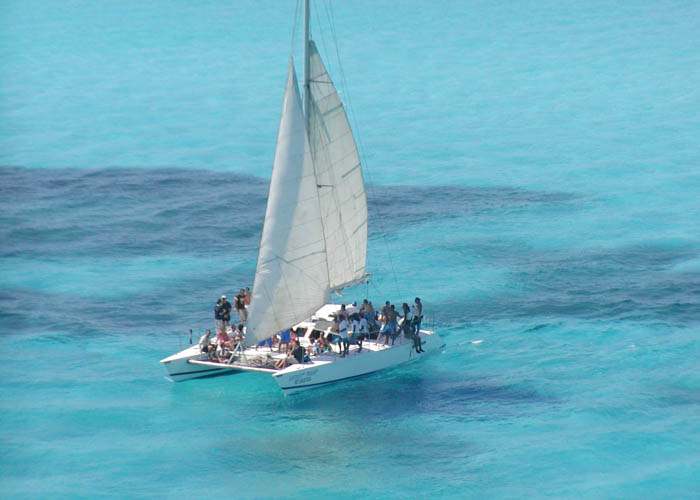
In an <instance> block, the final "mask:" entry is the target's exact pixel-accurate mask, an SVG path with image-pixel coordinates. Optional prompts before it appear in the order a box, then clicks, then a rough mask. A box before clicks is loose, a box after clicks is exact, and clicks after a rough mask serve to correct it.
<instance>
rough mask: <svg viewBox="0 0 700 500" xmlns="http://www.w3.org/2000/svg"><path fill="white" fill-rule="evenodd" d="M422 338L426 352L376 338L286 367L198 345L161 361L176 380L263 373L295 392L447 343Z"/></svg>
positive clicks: (430, 336) (424, 335)
mask: <svg viewBox="0 0 700 500" xmlns="http://www.w3.org/2000/svg"><path fill="white" fill-rule="evenodd" d="M421 338H422V348H423V350H424V351H425V352H424V353H420V354H419V353H417V352H416V350H415V349H414V348H413V341H412V340H397V344H396V345H393V346H392V345H387V346H381V345H377V344H376V342H375V341H373V340H372V341H366V342H365V343H364V348H363V350H362V352H358V348H357V346H352V347H351V348H350V355H349V356H347V357H345V358H343V357H340V356H339V355H338V354H336V353H333V354H324V355H321V356H319V357H313V358H311V361H310V362H307V363H304V364H297V365H292V366H290V367H288V368H285V369H284V370H271V369H268V368H258V367H255V366H245V365H242V364H239V363H235V364H230V365H228V364H223V363H218V362H213V361H209V360H208V359H207V355H206V354H202V353H201V352H200V350H199V346H197V345H194V346H191V347H188V348H187V349H185V350H183V351H180V352H178V353H177V354H173V355H172V356H169V357H167V358H165V359H162V360H161V363H162V364H163V367H164V368H165V370H166V372H167V373H168V377H170V379H171V380H173V381H175V382H180V381H183V380H190V379H194V378H202V377H211V376H214V375H222V374H226V373H237V372H243V371H252V372H262V373H266V374H272V376H273V377H274V378H275V381H276V382H277V384H278V385H279V386H280V389H282V391H283V392H284V393H285V394H293V393H295V392H299V391H304V390H307V389H313V388H315V387H321V386H325V385H327V384H331V383H335V382H341V381H343V380H349V379H353V378H356V377H361V376H363V375H368V374H370V373H374V372H376V371H379V370H384V369H387V368H392V367H394V366H398V365H400V364H403V363H408V362H409V361H415V360H417V359H421V358H424V357H425V356H428V355H429V354H433V353H435V352H438V351H439V350H440V349H441V348H443V347H444V345H445V344H444V343H443V341H442V338H440V336H439V335H437V334H436V333H434V332H430V331H425V330H422V331H421ZM246 353H247V355H248V356H255V355H259V354H266V353H269V354H270V355H273V356H274V357H276V358H282V357H284V356H283V355H279V354H277V353H276V352H275V351H269V350H268V349H267V348H263V349H261V350H260V351H255V350H254V349H246ZM273 353H274V354H273Z"/></svg>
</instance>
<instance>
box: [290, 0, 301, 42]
mask: <svg viewBox="0 0 700 500" xmlns="http://www.w3.org/2000/svg"><path fill="white" fill-rule="evenodd" d="M301 1H302V0H297V1H296V4H295V6H294V25H293V26H292V36H291V40H290V42H289V52H290V53H291V54H294V42H296V39H297V37H296V35H297V26H298V25H299V3H300V2H301Z"/></svg>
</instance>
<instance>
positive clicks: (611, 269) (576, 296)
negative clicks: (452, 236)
mask: <svg viewBox="0 0 700 500" xmlns="http://www.w3.org/2000/svg"><path fill="white" fill-rule="evenodd" d="M481 245H482V246H483V245H484V243H483V242H482V243H481ZM494 245H496V246H500V245H502V243H501V242H495V243H494ZM470 250H471V249H470V248H467V249H460V250H459V251H464V252H469V251H470ZM476 253H479V254H480V255H482V256H484V257H483V260H484V261H486V262H487V263H488V264H489V265H496V266H503V267H505V268H507V269H510V280H511V281H512V283H514V284H515V285H516V286H518V287H520V288H522V289H523V291H515V292H514V291H512V290H509V291H508V292H507V293H504V294H502V295H496V296H490V297H455V298H454V299H452V300H448V301H445V302H444V303H442V304H436V305H435V308H436V309H438V311H437V312H436V315H439V317H440V318H441V319H442V320H444V321H446V322H460V319H463V318H464V317H466V318H467V319H469V320H470V319H472V318H473V319H476V318H478V319H480V320H489V319H490V320H499V319H506V318H527V317H576V318H583V319H603V320H614V319H619V320H634V321H648V320H655V321H662V322H667V323H669V324H688V323H693V322H697V321H700V304H699V303H700V272H692V271H690V272H675V271H674V267H675V266H676V265H677V264H679V263H682V262H685V261H689V260H693V259H695V258H697V256H698V255H699V254H700V252H699V251H698V249H697V248H694V247H692V246H690V245H684V244H675V243H673V242H656V243H650V244H645V245H630V246H625V247H621V248H613V249H590V250H586V251H576V252H573V251H566V250H551V249H548V250H546V251H540V250H535V249H524V248H520V247H519V248H517V249H515V248H513V249H511V251H510V252H503V251H494V252H488V251H486V250H484V249H483V248H481V249H480V250H478V249H477V250H476ZM460 317H461V318H460Z"/></svg>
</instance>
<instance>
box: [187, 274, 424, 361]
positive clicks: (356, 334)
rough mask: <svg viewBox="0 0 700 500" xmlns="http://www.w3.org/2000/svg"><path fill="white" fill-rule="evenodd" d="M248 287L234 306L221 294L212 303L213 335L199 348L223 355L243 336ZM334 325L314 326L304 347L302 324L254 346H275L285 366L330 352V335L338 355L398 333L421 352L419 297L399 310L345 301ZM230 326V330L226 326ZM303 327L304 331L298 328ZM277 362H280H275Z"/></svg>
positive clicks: (393, 338) (206, 336)
mask: <svg viewBox="0 0 700 500" xmlns="http://www.w3.org/2000/svg"><path fill="white" fill-rule="evenodd" d="M250 299H251V295H250V289H248V288H245V289H241V290H240V292H238V294H236V296H235V297H234V301H233V306H232V305H231V303H230V302H229V301H228V300H227V299H226V295H222V296H221V298H220V299H219V300H218V301H217V302H216V306H215V307H214V319H215V321H216V338H215V339H212V338H211V335H212V333H211V331H210V330H207V332H206V333H205V334H204V335H202V337H201V338H200V342H199V345H200V348H201V350H202V352H207V353H211V354H212V355H214V354H216V355H217V356H221V355H223V353H227V352H229V351H231V350H234V349H235V346H236V345H238V344H239V343H240V342H241V341H242V340H243V337H244V323H245V322H246V321H247V319H248V314H247V313H248V311H247V306H248V305H249V304H250ZM233 309H235V311H236V313H237V314H238V317H239V318H240V323H239V324H238V325H233V326H231V325H230V322H231V312H232V310H233ZM333 319H334V327H333V328H332V329H331V331H332V333H330V334H328V335H324V333H323V332H321V331H318V330H314V331H312V332H311V334H310V335H309V345H308V346H306V349H304V348H303V347H302V346H301V344H300V340H299V339H300V338H301V337H303V336H304V334H305V333H306V331H305V330H304V329H301V328H296V329H294V328H289V329H286V330H282V331H281V332H279V333H278V334H277V335H273V336H272V337H270V338H268V339H265V340H263V341H261V342H259V343H258V344H257V345H256V346H255V349H256V350H257V349H258V348H259V347H265V346H267V347H269V348H270V350H271V351H272V350H273V349H274V347H277V352H278V353H282V349H283V348H284V354H286V356H285V357H284V358H282V359H280V360H278V361H277V362H276V364H275V366H276V367H277V368H284V367H286V366H288V365H290V364H293V363H302V362H303V360H304V358H305V357H309V356H318V355H320V354H321V353H323V352H333V347H332V343H333V337H335V338H336V339H337V343H338V350H339V353H340V356H341V357H345V356H348V355H349V351H350V345H351V344H357V345H358V347H359V348H358V352H362V343H363V342H364V341H365V340H366V339H370V338H374V336H375V335H376V342H377V345H380V342H381V345H382V346H386V345H387V344H388V343H389V341H390V340H391V345H394V343H395V342H396V339H397V337H398V336H399V335H401V334H403V335H404V338H406V339H409V338H410V339H412V340H413V346H414V348H415V349H416V352H423V348H422V342H421V338H420V334H419V332H420V327H421V322H422V320H423V304H422V302H421V300H420V298H418V297H416V298H415V300H414V303H413V306H412V307H409V305H408V304H407V303H406V302H404V303H403V304H402V305H401V311H397V310H396V307H395V306H394V305H393V304H391V303H390V302H389V301H388V300H387V301H386V302H385V303H384V306H383V307H382V309H381V311H380V312H379V313H377V311H376V310H375V309H374V306H373V305H372V302H371V301H369V300H367V299H365V300H364V301H363V302H362V304H361V305H360V307H359V311H357V312H354V313H352V314H350V312H349V311H348V310H347V308H346V307H345V304H342V305H341V306H340V309H339V310H338V311H337V312H336V313H335V314H334V317H333ZM229 328H230V330H231V334H229V333H228V330H229ZM299 330H303V331H301V332H300V331H299ZM278 365H279V366H278Z"/></svg>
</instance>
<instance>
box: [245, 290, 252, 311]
mask: <svg viewBox="0 0 700 500" xmlns="http://www.w3.org/2000/svg"><path fill="white" fill-rule="evenodd" d="M251 299H252V296H251V295H250V288H247V287H246V289H245V306H246V307H248V306H249V305H250V301H251Z"/></svg>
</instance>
